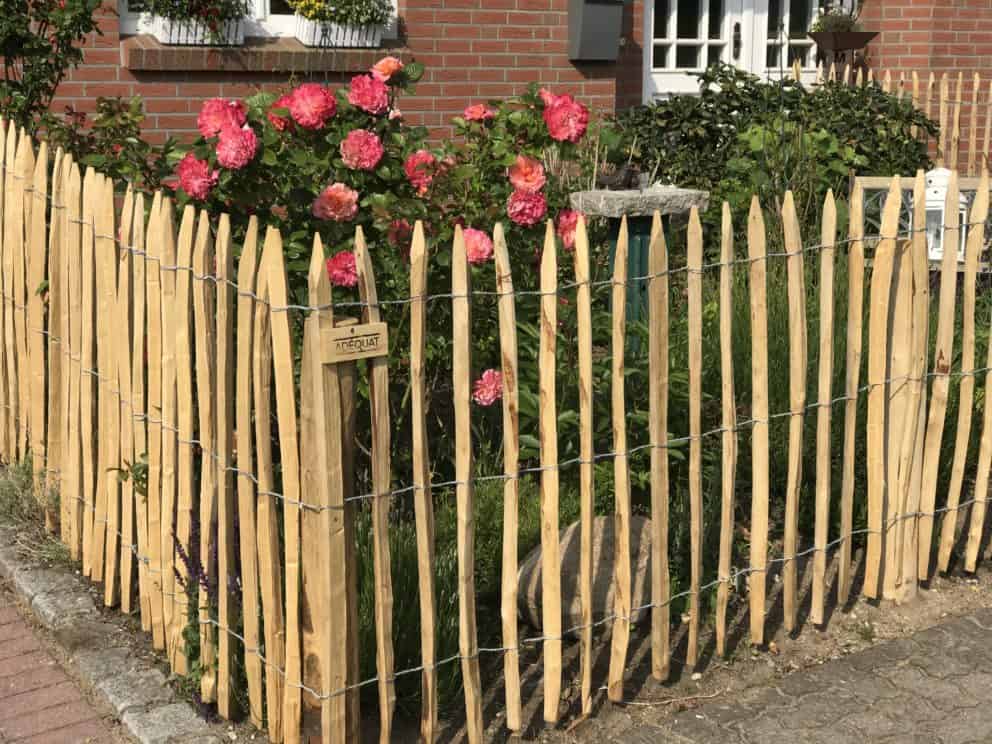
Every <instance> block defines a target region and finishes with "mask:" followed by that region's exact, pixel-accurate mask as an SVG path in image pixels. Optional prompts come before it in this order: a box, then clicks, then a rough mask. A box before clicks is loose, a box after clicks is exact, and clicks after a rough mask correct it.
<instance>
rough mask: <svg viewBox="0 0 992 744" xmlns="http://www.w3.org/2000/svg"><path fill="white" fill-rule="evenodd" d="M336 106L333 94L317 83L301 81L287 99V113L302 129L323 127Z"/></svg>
mask: <svg viewBox="0 0 992 744" xmlns="http://www.w3.org/2000/svg"><path fill="white" fill-rule="evenodd" d="M337 108H338V104H337V101H335V100H334V94H333V93H331V91H330V90H329V89H328V88H325V87H324V86H323V85H320V84H319V83H303V85H301V86H299V87H298V88H297V89H296V90H294V91H293V93H292V95H291V96H290V100H289V113H290V115H291V116H292V117H293V121H295V122H296V123H297V124H299V125H300V126H301V127H303V128H304V129H315V130H316V129H323V128H324V124H325V123H327V120H328V119H330V118H331V117H332V116H334V113H335V112H336V111H337Z"/></svg>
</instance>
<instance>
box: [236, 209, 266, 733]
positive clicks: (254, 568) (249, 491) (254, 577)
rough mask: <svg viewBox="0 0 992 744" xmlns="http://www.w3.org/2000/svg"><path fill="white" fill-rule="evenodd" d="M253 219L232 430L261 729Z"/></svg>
mask: <svg viewBox="0 0 992 744" xmlns="http://www.w3.org/2000/svg"><path fill="white" fill-rule="evenodd" d="M257 264H258V220H257V219H256V218H255V217H252V218H251V219H250V220H249V221H248V230H247V232H246V233H245V239H244V243H243V244H242V247H241V256H240V258H239V259H238V280H237V281H238V298H237V302H238V305H237V313H238V318H237V328H238V331H237V333H238V338H237V360H236V363H235V368H236V369H237V375H236V377H235V392H234V397H235V431H236V434H237V441H236V449H237V468H238V481H237V489H238V527H239V535H240V538H241V539H240V541H239V543H240V546H241V556H240V557H241V602H242V607H243V608H244V609H243V611H242V617H243V618H244V637H245V642H244V649H243V652H244V664H245V676H246V677H247V680H248V715H249V717H250V718H251V722H252V724H253V725H254V726H255V727H256V728H261V727H262V708H263V705H264V704H263V702H262V659H261V657H260V656H259V652H258V648H259V642H260V641H259V636H260V633H259V620H258V619H259V569H258V552H257V550H256V546H257V545H258V537H257V531H256V528H255V525H256V503H255V501H256V500H255V480H254V477H253V476H252V473H253V472H254V455H253V452H254V443H253V441H252V418H253V413H254V406H253V405H252V403H253V390H252V381H253V374H254V372H253V369H254V368H253V365H252V360H253V358H254V356H253V354H252V350H253V348H252V347H253V343H254V336H253V333H254V331H255V328H256V325H257V323H256V319H255V297H254V295H255V292H256V280H257V276H258V265H257Z"/></svg>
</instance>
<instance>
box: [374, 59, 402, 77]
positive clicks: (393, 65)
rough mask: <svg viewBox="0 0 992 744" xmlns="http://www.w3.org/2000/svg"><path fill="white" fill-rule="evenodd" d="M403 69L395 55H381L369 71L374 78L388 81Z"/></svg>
mask: <svg viewBox="0 0 992 744" xmlns="http://www.w3.org/2000/svg"><path fill="white" fill-rule="evenodd" d="M402 69H403V63H402V62H401V61H400V60H398V59H397V58H396V57H383V58H382V59H380V60H379V61H378V62H376V63H375V64H374V65H372V69H371V70H369V72H371V73H372V77H374V78H375V79H376V80H380V81H382V82H383V83H388V82H389V79H390V78H391V77H392V76H393V75H395V74H396V73H397V72H400V71H401V70H402Z"/></svg>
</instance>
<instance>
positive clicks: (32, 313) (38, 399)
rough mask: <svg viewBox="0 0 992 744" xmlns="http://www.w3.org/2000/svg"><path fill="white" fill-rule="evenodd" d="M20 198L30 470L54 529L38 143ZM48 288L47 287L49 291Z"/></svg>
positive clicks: (43, 162)
mask: <svg viewBox="0 0 992 744" xmlns="http://www.w3.org/2000/svg"><path fill="white" fill-rule="evenodd" d="M24 198H25V199H26V200H28V201H29V202H30V217H31V222H30V224H29V225H26V226H25V227H26V228H27V229H28V244H27V253H26V256H27V339H26V342H27V350H28V365H29V369H28V373H29V379H28V382H29V387H28V392H29V395H30V398H29V404H30V411H29V413H30V427H31V428H30V433H31V466H32V469H33V470H34V488H35V495H36V497H37V498H38V501H39V503H40V504H41V505H42V507H43V509H44V513H45V528H46V529H48V530H49V531H51V530H54V528H55V515H54V514H53V513H52V511H51V509H49V507H48V503H47V500H48V497H47V493H46V489H45V482H46V480H47V477H46V474H45V473H46V470H47V468H48V467H49V464H48V453H47V449H46V447H45V444H46V442H45V423H46V421H45V419H46V411H45V340H46V338H47V337H46V336H45V305H44V302H43V300H42V297H41V291H42V283H43V282H44V281H45V279H46V277H47V274H46V267H47V265H48V255H47V254H48V251H47V247H48V246H47V243H48V240H47V237H48V229H47V223H48V220H47V214H46V208H47V201H48V144H47V143H46V142H45V141H44V140H42V142H41V144H40V145H39V147H38V159H37V161H35V166H34V172H33V174H32V181H31V188H30V189H29V190H27V191H25V194H24ZM50 289H51V285H49V290H50Z"/></svg>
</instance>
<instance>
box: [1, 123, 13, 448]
mask: <svg viewBox="0 0 992 744" xmlns="http://www.w3.org/2000/svg"><path fill="white" fill-rule="evenodd" d="M13 129H14V126H13V124H12V123H10V122H8V121H6V120H5V119H4V118H3V117H0V165H2V168H3V170H2V171H0V295H2V296H0V455H2V456H3V459H4V460H5V461H7V462H10V461H11V460H12V459H13V453H12V449H13V448H12V447H10V445H9V443H8V439H9V427H10V425H11V424H10V419H11V418H12V414H13V411H12V410H11V408H10V406H9V401H10V399H9V397H8V381H7V380H8V375H7V364H8V359H7V343H8V339H9V338H10V336H9V335H8V334H7V317H8V316H10V313H11V307H10V298H11V294H10V289H9V284H10V281H11V280H12V278H13V277H12V275H11V270H10V256H9V251H7V250H6V249H5V245H6V242H7V230H8V229H9V227H8V221H7V220H6V219H4V217H3V215H4V211H5V207H6V199H7V196H6V194H7V192H8V189H7V187H8V186H9V185H10V182H11V181H12V180H13V172H14V171H13V154H12V153H10V154H8V148H7V140H8V138H9V136H10V133H11V132H12V131H13Z"/></svg>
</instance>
